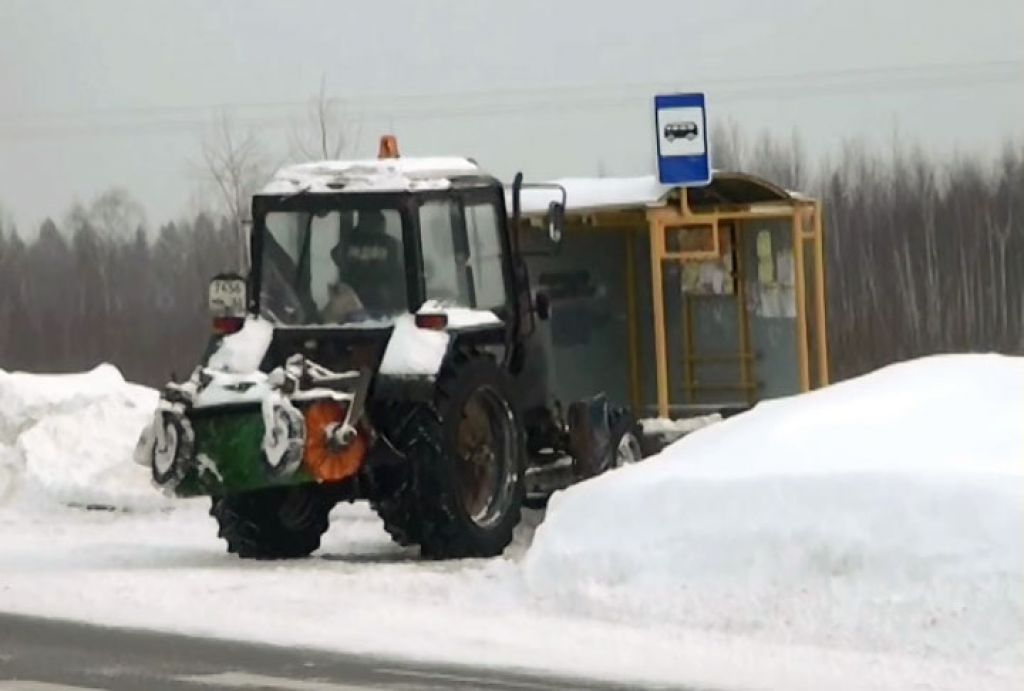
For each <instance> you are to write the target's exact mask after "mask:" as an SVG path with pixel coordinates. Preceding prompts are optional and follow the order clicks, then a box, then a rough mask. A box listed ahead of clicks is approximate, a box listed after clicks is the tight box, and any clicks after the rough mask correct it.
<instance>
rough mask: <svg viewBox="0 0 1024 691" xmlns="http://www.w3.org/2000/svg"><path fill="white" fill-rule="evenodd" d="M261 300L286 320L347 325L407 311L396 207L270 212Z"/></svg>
mask: <svg viewBox="0 0 1024 691" xmlns="http://www.w3.org/2000/svg"><path fill="white" fill-rule="evenodd" d="M262 239H263V252H262V262H261V264H262V276H261V290H260V305H261V311H262V312H263V314H264V315H265V316H267V317H269V318H271V319H273V320H276V321H278V322H281V323H284V324H345V323H353V322H360V321H367V320H375V319H387V318H389V317H392V316H394V315H396V314H398V313H401V312H405V311H407V310H408V298H407V294H406V287H405V285H406V284H405V256H404V251H403V243H402V217H401V214H400V213H399V212H398V210H397V209H347V210H335V211H328V212H321V213H315V212H309V211H271V212H268V213H267V214H266V216H265V218H264V223H263V238H262Z"/></svg>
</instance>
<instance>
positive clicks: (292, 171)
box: [260, 156, 484, 194]
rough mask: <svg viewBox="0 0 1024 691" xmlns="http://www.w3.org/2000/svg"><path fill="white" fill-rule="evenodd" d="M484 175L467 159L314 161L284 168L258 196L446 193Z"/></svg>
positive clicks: (451, 157) (449, 157)
mask: <svg viewBox="0 0 1024 691" xmlns="http://www.w3.org/2000/svg"><path fill="white" fill-rule="evenodd" d="M466 175H484V172H483V171H482V170H481V169H480V167H479V166H477V165H476V164H475V163H473V162H472V161H470V160H469V159H468V158H461V157H457V156H448V157H429V158H372V159H364V160H354V161H315V162H312V163H300V164H298V165H291V166H285V167H284V168H281V169H280V170H278V171H277V172H276V173H275V174H274V177H273V179H272V180H271V181H270V182H269V183H267V185H266V186H264V188H263V189H262V190H261V191H260V193H261V194H296V193H299V192H310V193H333V192H402V191H414V190H431V189H447V188H448V187H450V186H451V179H452V178H454V177H461V176H466Z"/></svg>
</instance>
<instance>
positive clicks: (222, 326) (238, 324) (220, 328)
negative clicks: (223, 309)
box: [213, 317, 245, 336]
mask: <svg viewBox="0 0 1024 691" xmlns="http://www.w3.org/2000/svg"><path fill="white" fill-rule="evenodd" d="M244 324H245V318H244V317H214V318H213V333H215V334H217V335H218V336H227V335H228V334H233V333H238V332H239V331H241V330H242V326H243V325H244Z"/></svg>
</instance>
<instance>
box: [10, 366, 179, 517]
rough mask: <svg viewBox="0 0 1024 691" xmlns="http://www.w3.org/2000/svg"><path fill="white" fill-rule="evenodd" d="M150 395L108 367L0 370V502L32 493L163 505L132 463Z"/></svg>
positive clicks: (76, 500)
mask: <svg viewBox="0 0 1024 691" xmlns="http://www.w3.org/2000/svg"><path fill="white" fill-rule="evenodd" d="M156 402H157V393H156V391H153V390H152V389H148V388H146V387H142V386H138V385H135V384H130V383H128V382H126V381H125V380H124V378H123V377H122V376H121V373H120V372H118V371H117V369H116V368H115V367H113V366H111V365H100V366H99V367H97V368H96V369H94V370H92V371H90V372H86V373H82V374H61V375H42V374H26V373H21V372H13V373H7V372H2V371H0V502H3V501H4V500H5V499H6V500H12V499H14V498H15V485H18V486H20V485H21V484H22V482H21V481H22V480H24V484H25V485H26V486H27V487H28V488H29V489H31V490H35V491H36V492H37V493H39V492H41V493H42V495H44V496H45V497H48V498H50V499H55V500H57V501H59V502H62V503H66V504H73V505H82V506H104V507H114V508H128V509H136V508H149V507H155V506H160V505H163V503H164V500H163V499H162V498H161V497H160V496H159V494H158V493H157V492H156V491H155V490H154V489H153V487H152V486H151V484H150V480H149V472H148V470H146V469H144V468H140V467H139V466H137V465H135V464H134V463H132V462H131V458H132V450H133V448H134V447H135V443H136V441H137V440H138V437H139V433H140V432H141V430H142V429H143V427H144V426H145V425H146V424H148V422H149V420H150V418H151V417H152V415H153V409H154V407H155V406H156Z"/></svg>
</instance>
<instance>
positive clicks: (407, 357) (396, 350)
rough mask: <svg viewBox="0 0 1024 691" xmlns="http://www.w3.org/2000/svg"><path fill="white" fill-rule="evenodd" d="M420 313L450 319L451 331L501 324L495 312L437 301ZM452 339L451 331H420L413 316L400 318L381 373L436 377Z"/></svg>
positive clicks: (430, 302) (408, 315)
mask: <svg viewBox="0 0 1024 691" xmlns="http://www.w3.org/2000/svg"><path fill="white" fill-rule="evenodd" d="M418 314H444V315H445V316H447V318H448V330H451V329H468V328H472V327H475V326H487V325H493V324H501V320H500V319H498V317H497V316H495V314H494V312H491V311H488V310H476V309H469V308H466V307H455V306H451V305H448V304H446V303H443V302H438V301H435V300H428V301H427V302H425V303H424V304H423V306H422V307H420V309H419V311H418ZM450 340H451V337H450V334H449V333H448V331H437V330H434V329H421V328H419V327H418V326H416V317H415V316H414V315H412V314H403V315H400V316H398V317H397V318H396V319H395V324H394V330H393V331H392V332H391V337H390V339H389V340H388V345H387V348H386V349H385V350H384V357H383V359H382V360H381V363H380V373H381V374H387V375H391V376H431V377H432V376H436V375H437V373H438V371H439V370H440V369H441V365H442V364H443V362H444V356H445V354H446V353H447V352H448V343H449V341H450Z"/></svg>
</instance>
